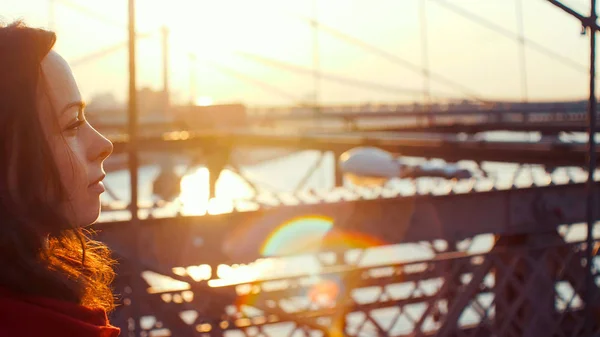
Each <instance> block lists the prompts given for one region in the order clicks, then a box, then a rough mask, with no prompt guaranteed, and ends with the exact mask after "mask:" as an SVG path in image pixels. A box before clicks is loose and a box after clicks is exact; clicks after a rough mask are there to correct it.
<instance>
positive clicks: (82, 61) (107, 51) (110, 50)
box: [70, 32, 156, 67]
mask: <svg viewBox="0 0 600 337" xmlns="http://www.w3.org/2000/svg"><path fill="white" fill-rule="evenodd" d="M154 34H156V32H147V33H141V34H137V35H136V40H139V39H145V38H147V37H151V36H152V35H154ZM128 43H129V42H128V41H122V42H119V43H117V44H114V45H112V46H108V47H106V48H102V49H100V50H97V51H95V52H92V53H89V54H87V55H85V56H82V57H80V58H78V59H76V60H74V61H72V62H70V64H71V67H77V66H80V65H82V64H85V63H87V62H90V61H93V60H95V59H98V58H102V57H105V56H107V55H110V54H112V53H116V52H118V51H119V50H121V49H123V48H125V47H127V44H128Z"/></svg>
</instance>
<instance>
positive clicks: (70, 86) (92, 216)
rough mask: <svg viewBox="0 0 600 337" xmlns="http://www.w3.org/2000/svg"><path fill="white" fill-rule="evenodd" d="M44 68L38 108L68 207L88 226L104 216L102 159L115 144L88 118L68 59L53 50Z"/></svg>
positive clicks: (70, 215) (77, 220)
mask: <svg viewBox="0 0 600 337" xmlns="http://www.w3.org/2000/svg"><path fill="white" fill-rule="evenodd" d="M41 68H42V76H41V77H40V84H41V86H40V94H39V95H38V97H39V101H38V104H39V109H38V111H39V114H40V116H39V117H40V120H41V122H42V127H43V129H44V132H45V135H46V139H47V141H48V143H49V144H50V148H51V149H52V152H53V155H54V159H55V161H56V165H57V167H58V171H59V173H60V178H61V181H62V183H63V185H64V186H65V188H66V192H67V194H68V199H69V200H68V202H65V203H64V211H65V213H66V215H67V217H68V218H69V219H70V220H71V221H72V222H73V223H74V224H75V225H77V226H87V225H90V224H92V223H93V222H95V221H96V220H97V219H98V216H99V215H100V194H101V193H102V192H104V185H103V184H102V180H103V179H104V176H105V173H104V170H103V168H102V163H103V162H104V160H105V159H106V158H107V157H108V156H109V155H110V154H111V152H112V150H113V146H112V143H111V142H110V141H109V140H108V139H106V138H104V137H103V136H102V135H101V134H100V133H98V131H96V130H95V129H94V128H93V127H92V126H91V125H90V124H89V123H88V122H87V121H86V119H85V115H84V111H83V109H84V104H83V101H82V99H81V94H80V93H79V89H78V87H77V84H76V82H75V78H74V77H73V73H72V72H71V69H70V67H69V65H68V64H67V62H66V61H65V60H64V59H63V58H62V57H61V56H60V55H58V54H57V53H56V52H54V51H51V52H50V53H49V54H48V55H47V56H46V57H45V58H44V60H43V61H42V63H41Z"/></svg>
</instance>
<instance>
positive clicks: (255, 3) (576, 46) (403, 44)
mask: <svg viewBox="0 0 600 337" xmlns="http://www.w3.org/2000/svg"><path fill="white" fill-rule="evenodd" d="M50 1H51V0H3V1H2V4H1V5H0V20H2V21H5V22H11V21H13V20H15V19H19V18H21V19H24V20H25V22H26V23H28V24H29V25H32V26H36V27H44V28H48V26H49V22H50V15H49V13H50V12H49V4H50ZM54 1H55V7H54V8H55V9H54V27H53V29H54V30H55V31H56V32H57V34H58V42H57V45H56V50H57V51H58V52H59V53H61V54H62V55H63V56H64V57H65V58H66V59H67V60H68V61H69V62H71V63H73V64H74V66H73V71H74V73H75V76H76V78H77V80H78V83H79V86H80V89H81V91H82V94H83V95H84V97H85V98H86V99H90V98H91V97H92V96H94V95H97V94H102V93H112V94H113V95H114V96H115V97H116V98H117V99H118V100H120V101H124V100H125V99H126V95H127V56H126V55H127V54H126V49H125V48H121V49H120V50H118V51H116V52H113V53H111V54H109V55H107V56H105V57H103V58H99V59H96V60H94V61H91V62H87V63H82V64H79V65H75V63H74V62H75V61H76V60H78V59H81V58H82V57H83V56H86V55H89V54H90V53H93V52H96V51H98V50H102V49H106V48H107V47H110V46H113V45H115V44H118V43H120V42H124V41H125V40H126V37H127V33H126V30H125V27H126V18H127V3H126V1H123V0H103V1H102V2H91V1H85V0H68V1H66V0H54ZM521 1H522V3H523V17H524V32H525V36H526V37H527V38H528V39H530V40H532V41H535V43H537V44H539V45H542V46H544V47H545V48H547V49H550V50H552V51H553V52H555V53H557V54H560V55H561V56H562V57H564V58H566V59H569V60H571V62H574V63H577V64H580V65H582V66H583V67H587V66H588V54H589V36H580V31H581V27H580V25H579V24H578V22H577V21H576V20H575V19H574V18H571V17H569V16H568V15H567V14H565V13H563V12H562V11H560V10H559V9H557V8H555V7H554V6H553V5H551V4H550V3H548V2H547V1H546V0H521ZM421 2H425V3H426V5H425V7H426V13H427V16H426V18H427V32H428V33H427V39H428V43H427V46H428V54H429V57H428V59H429V62H428V63H429V65H430V71H431V72H432V73H436V74H439V75H441V76H443V77H444V78H447V79H450V80H451V81H453V82H457V83H460V85H461V86H463V87H466V88H468V89H469V91H470V92H473V93H477V94H478V96H480V97H481V98H485V99H510V100H520V99H521V97H522V95H523V91H522V86H521V83H522V79H521V73H520V63H519V62H520V61H519V57H520V49H519V44H518V42H517V41H515V40H513V39H509V38H507V37H505V36H503V35H501V34H498V33H497V32H494V31H492V30H490V29H488V28H484V27H482V26H479V25H477V24H476V23H474V22H472V21H469V20H466V19H465V18H463V17H461V16H459V15H457V14H456V13H455V12H452V11H450V10H448V8H447V7H445V6H443V5H441V4H440V3H439V2H443V1H441V0H402V1H398V0H354V1H351V0H295V1H286V2H283V1H281V0H279V1H277V0H252V1H244V0H220V1H214V0H211V1H209V0H171V1H169V2H167V1H151V0H138V1H137V4H138V8H137V11H138V13H137V14H138V15H137V21H138V22H137V27H138V31H139V32H141V33H144V32H149V31H156V32H157V33H156V34H154V35H153V36H152V37H150V38H146V39H143V40H141V41H140V42H138V74H139V75H138V76H139V77H138V85H139V88H142V87H150V88H153V89H160V88H161V87H162V68H161V67H162V66H161V65H162V58H161V49H160V47H161V40H160V34H158V30H159V28H160V27H161V26H162V25H167V26H168V27H169V28H170V31H171V38H170V44H171V49H170V55H169V58H170V62H169V65H170V81H169V82H170V89H171V92H172V95H173V98H174V99H175V101H176V102H179V103H187V102H188V101H189V96H190V68H191V67H190V62H189V59H188V54H189V53H194V54H196V55H197V57H198V59H199V60H200V62H198V63H197V65H196V66H195V67H194V68H195V70H194V73H195V87H196V90H195V95H196V97H197V98H200V97H210V98H211V100H212V101H213V102H215V103H228V102H244V103H247V104H250V105H257V104H261V105H290V104H293V103H294V101H297V100H309V99H310V97H312V95H313V94H314V88H315V84H314V80H313V78H312V77H311V76H305V75H299V74H295V73H293V72H287V71H283V70H281V69H278V68H272V67H268V66H266V65H264V64H261V63H258V62H256V61H253V60H252V59H250V58H248V57H244V56H242V54H240V53H236V52H245V53H247V54H252V55H259V56H263V57H266V58H270V59H276V60H280V61H283V62H287V63H291V64H295V65H298V66H302V67H305V68H308V69H310V70H311V71H312V69H313V56H314V55H313V45H314V35H313V31H312V28H311V25H310V23H309V22H307V21H305V20H303V19H302V18H303V17H312V15H313V5H314V4H316V10H317V17H318V20H319V21H320V22H322V23H323V24H324V25H327V26H330V27H333V28H335V29H337V30H339V31H342V32H344V33H347V34H349V35H352V36H354V37H356V38H358V39H360V40H362V41H365V42H367V43H369V44H371V45H374V46H376V47H377V48H379V49H382V50H385V51H387V52H388V53H390V54H393V55H396V56H398V57H400V58H402V59H404V60H406V61H409V62H410V63H412V64H416V65H418V66H421V64H422V62H423V57H422V43H421V29H420V28H421V20H420V7H421ZM446 2H448V3H450V4H452V5H455V6H457V7H458V8H461V9H464V10H467V11H469V12H473V13H474V14H476V15H479V16H482V17H485V18H486V19H487V20H489V21H491V22H493V23H495V24H497V25H501V26H502V27H503V28H504V29H507V30H509V31H510V32H514V33H516V32H517V29H518V28H517V27H518V25H517V23H518V22H517V16H516V4H517V3H518V0H486V1H481V0H446ZM563 3H565V4H567V5H569V6H572V7H573V8H575V9H576V10H579V11H581V12H582V13H584V14H586V13H587V8H588V7H587V4H588V3H589V1H586V0H564V1H563ZM77 8H85V9H87V11H89V12H91V13H93V14H94V16H96V17H93V16H87V15H86V14H85V13H84V12H83V11H80V10H78V9H77ZM97 17H102V18H109V20H108V21H111V23H110V24H109V23H107V22H105V21H103V20H99V19H98V18H97ZM318 39H319V45H318V50H319V53H318V54H317V55H318V63H319V67H318V68H319V69H320V71H322V72H323V73H327V74H332V75H336V76H340V77H346V78H352V79H356V80H361V81H366V82H372V83H375V84H377V85H380V86H387V87H391V88H395V87H398V92H397V93H396V92H395V91H391V90H385V91H384V90H373V89H366V88H361V87H353V86H346V85H342V84H339V83H336V82H331V81H328V80H326V79H325V78H323V79H321V80H320V81H319V85H318V87H319V91H318V97H319V99H320V101H321V102H322V103H344V102H348V103H358V102H372V103H376V102H402V101H404V102H409V101H410V102H411V101H417V102H420V101H422V97H423V95H422V94H421V93H420V92H421V91H422V90H423V82H424V80H423V76H422V74H421V73H419V72H416V71H412V70H410V69H407V68H404V67H402V66H401V65H399V64H395V63H392V62H390V61H389V60H386V59H385V58H383V57H380V56H378V55H375V54H374V53H369V52H367V51H365V50H363V49H361V48H359V47H357V46H355V45H352V44H350V43H348V42H346V41H344V40H342V39H339V38H336V37H335V36H333V35H331V34H330V33H328V32H327V31H324V30H321V31H319V33H318ZM526 59H527V63H526V65H527V66H526V69H527V72H526V74H527V82H528V86H527V93H528V97H529V99H530V100H563V99H583V98H585V97H586V96H587V86H588V84H587V74H586V73H585V70H581V69H579V70H577V69H573V68H571V67H569V66H566V65H564V64H562V63H561V62H558V61H556V60H554V59H552V58H549V57H547V56H545V55H543V54H542V53H540V52H538V51H537V50H536V49H535V48H527V49H526ZM204 60H210V61H211V62H212V63H213V65H210V64H207V63H206V62H204ZM214 63H218V65H220V66H221V68H219V69H218V68H215V66H214ZM223 68H226V69H223ZM228 69H229V70H228ZM231 70H234V71H235V72H236V73H237V75H236V76H232V74H231ZM240 78H242V79H240ZM243 78H249V80H247V81H244V80H243ZM257 81H259V82H262V83H265V85H263V87H262V88H261V86H258V85H256V84H255V82H257ZM430 83H431V86H430V87H431V91H432V92H433V93H436V92H439V93H445V94H450V95H452V96H453V97H455V98H466V96H465V95H464V93H462V92H461V91H459V90H456V89H453V88H451V87H448V86H445V85H443V84H442V83H439V82H436V81H434V80H431V81H430ZM264 87H269V88H270V89H269V90H264ZM273 87H274V88H275V89H273ZM401 88H410V89H414V90H413V91H414V92H412V93H409V94H407V93H405V92H402V91H401ZM281 92H284V93H285V94H281ZM434 95H435V94H434ZM287 96H294V97H295V98H296V99H295V100H293V99H290V98H289V97H287Z"/></svg>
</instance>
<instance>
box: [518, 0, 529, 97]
mask: <svg viewBox="0 0 600 337" xmlns="http://www.w3.org/2000/svg"><path fill="white" fill-rule="evenodd" d="M515 11H516V17H517V31H518V32H519V64H520V68H521V71H520V74H521V95H522V100H523V102H527V101H528V100H529V94H528V90H527V89H528V88H527V87H528V83H527V51H526V47H527V45H526V44H525V25H524V20H523V0H515Z"/></svg>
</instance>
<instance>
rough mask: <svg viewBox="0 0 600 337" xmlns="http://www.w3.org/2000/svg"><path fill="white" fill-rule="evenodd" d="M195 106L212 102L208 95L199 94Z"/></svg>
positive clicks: (207, 104)
mask: <svg viewBox="0 0 600 337" xmlns="http://www.w3.org/2000/svg"><path fill="white" fill-rule="evenodd" d="M195 103H196V105H197V106H209V105H212V104H213V99H212V98H210V97H208V96H200V97H197V98H196V102H195Z"/></svg>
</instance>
